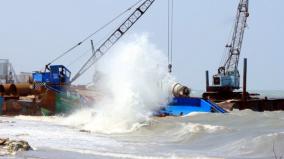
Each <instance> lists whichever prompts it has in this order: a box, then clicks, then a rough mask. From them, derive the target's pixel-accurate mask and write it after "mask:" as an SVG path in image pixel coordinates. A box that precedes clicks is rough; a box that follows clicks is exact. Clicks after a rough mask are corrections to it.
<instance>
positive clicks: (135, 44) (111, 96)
mask: <svg viewBox="0 0 284 159" xmlns="http://www.w3.org/2000/svg"><path fill="white" fill-rule="evenodd" d="M113 50H114V51H112V53H110V55H108V56H106V57H105V58H104V59H103V60H102V61H100V62H99V64H98V65H97V70H96V72H100V73H99V75H100V77H99V78H97V79H99V80H96V81H95V83H94V85H95V87H96V89H97V90H101V91H102V92H103V94H104V97H103V98H102V99H101V100H100V101H97V103H96V104H95V105H94V108H93V109H90V110H84V111H81V112H77V113H76V114H75V115H73V116H71V117H69V119H68V120H69V121H72V122H71V123H72V124H73V123H75V124H76V125H81V126H82V128H83V129H86V130H90V131H94V132H102V133H122V132H128V131H133V130H135V129H136V128H137V127H139V126H140V123H143V122H145V121H147V120H149V117H150V116H151V115H152V113H153V111H154V110H156V109H158V108H159V107H160V105H161V103H164V102H166V101H167V98H168V97H169V91H168V89H169V87H170V86H171V85H172V82H173V81H174V80H173V77H171V76H170V75H169V74H168V73H167V59H166V57H165V55H164V54H163V53H162V52H161V51H160V50H158V49H157V48H156V47H155V46H154V45H153V44H151V43H150V42H149V40H148V36H147V35H135V36H134V37H133V38H132V41H129V42H123V43H120V45H119V46H118V47H116V48H114V49H113Z"/></svg>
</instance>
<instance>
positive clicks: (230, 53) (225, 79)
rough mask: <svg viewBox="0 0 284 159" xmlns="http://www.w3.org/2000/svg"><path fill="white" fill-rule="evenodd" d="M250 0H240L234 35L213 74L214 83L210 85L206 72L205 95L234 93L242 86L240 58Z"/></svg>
mask: <svg viewBox="0 0 284 159" xmlns="http://www.w3.org/2000/svg"><path fill="white" fill-rule="evenodd" d="M248 8H249V0H240V2H239V4H238V10H237V15H236V20H235V25H234V30H233V36H232V39H231V41H230V43H229V44H227V45H226V49H227V52H226V57H225V58H224V59H225V60H224V63H223V64H222V66H221V67H219V69H218V73H217V74H216V75H214V76H213V85H212V86H209V79H208V72H207V73H206V76H207V79H206V90H207V92H206V93H204V94H203V96H210V94H216V93H224V94H227V95H228V93H229V94H230V93H232V92H233V91H234V90H237V89H239V88H240V74H239V71H238V64H239V58H240V53H241V48H242V44H243V38H244V31H245V28H246V26H247V18H248V17H249V10H248Z"/></svg>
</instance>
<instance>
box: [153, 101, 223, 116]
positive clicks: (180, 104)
mask: <svg viewBox="0 0 284 159" xmlns="http://www.w3.org/2000/svg"><path fill="white" fill-rule="evenodd" d="M193 112H205V113H226V112H227V111H226V110H224V109H223V108H221V107H220V106H218V105H217V104H215V103H213V102H212V101H210V100H207V99H203V98H192V97H178V98H173V99H172V100H171V102H169V103H168V104H167V106H165V107H163V108H162V109H160V110H159V111H158V112H157V114H155V115H157V116H183V115H187V114H190V113H193Z"/></svg>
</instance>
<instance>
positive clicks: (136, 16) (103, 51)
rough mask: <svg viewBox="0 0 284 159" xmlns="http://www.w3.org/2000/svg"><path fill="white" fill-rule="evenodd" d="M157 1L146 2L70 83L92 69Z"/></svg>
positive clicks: (97, 51) (99, 48)
mask: <svg viewBox="0 0 284 159" xmlns="http://www.w3.org/2000/svg"><path fill="white" fill-rule="evenodd" d="M154 1H155V0H145V1H144V2H143V3H142V4H141V5H140V6H139V7H138V8H137V9H136V10H135V11H134V12H133V13H132V14H131V15H130V16H129V17H128V18H127V19H126V20H125V21H124V22H123V23H122V25H120V26H119V27H118V29H116V30H115V31H114V32H113V33H112V34H111V35H110V36H109V37H108V38H107V40H105V41H104V42H103V43H102V44H101V45H100V47H98V49H96V50H95V51H94V53H93V55H92V56H91V57H90V58H89V59H88V60H87V62H86V63H85V64H84V65H83V66H82V67H81V68H80V70H79V71H78V73H76V74H75V75H74V77H73V78H72V79H71V81H70V83H72V82H74V81H75V80H77V79H78V78H79V77H80V76H82V75H83V74H84V73H85V72H86V71H87V70H88V69H90V68H91V67H92V66H93V65H94V64H95V63H96V62H97V61H98V60H99V59H100V58H101V57H102V56H103V55H105V54H106V52H107V51H108V50H109V49H110V48H111V47H112V46H113V45H114V44H115V43H116V42H117V41H118V40H119V39H120V38H121V37H122V36H123V35H124V34H125V33H126V32H127V31H128V30H129V29H130V28H131V27H132V26H133V25H134V24H135V23H136V22H137V21H138V20H139V19H140V18H141V17H142V16H143V14H144V13H145V12H146V11H147V10H148V9H149V8H150V6H151V5H152V4H153V3H154Z"/></svg>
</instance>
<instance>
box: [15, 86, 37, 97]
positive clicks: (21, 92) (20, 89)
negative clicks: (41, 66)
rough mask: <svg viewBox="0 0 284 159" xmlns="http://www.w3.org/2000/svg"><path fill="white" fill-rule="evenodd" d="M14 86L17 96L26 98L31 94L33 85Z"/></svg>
mask: <svg viewBox="0 0 284 159" xmlns="http://www.w3.org/2000/svg"><path fill="white" fill-rule="evenodd" d="M15 86H16V91H17V95H18V96H28V95H31V94H33V85H32V84H30V83H18V84H16V85H15Z"/></svg>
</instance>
